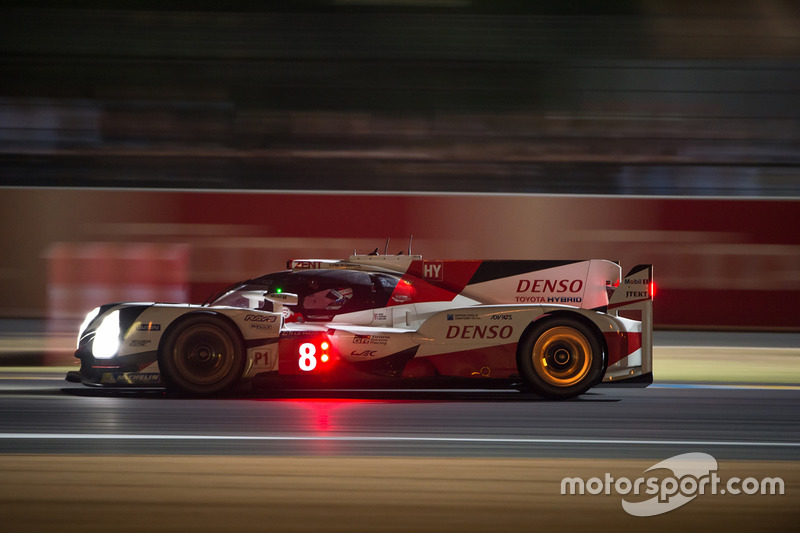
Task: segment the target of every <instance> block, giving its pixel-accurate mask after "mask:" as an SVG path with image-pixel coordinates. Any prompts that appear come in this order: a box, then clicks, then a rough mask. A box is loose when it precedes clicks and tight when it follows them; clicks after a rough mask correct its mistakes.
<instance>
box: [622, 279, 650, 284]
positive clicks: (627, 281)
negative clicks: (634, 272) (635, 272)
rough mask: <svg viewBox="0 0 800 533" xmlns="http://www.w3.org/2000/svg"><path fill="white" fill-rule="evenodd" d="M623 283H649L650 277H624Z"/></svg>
mask: <svg viewBox="0 0 800 533" xmlns="http://www.w3.org/2000/svg"><path fill="white" fill-rule="evenodd" d="M624 283H625V285H650V278H625V281H624Z"/></svg>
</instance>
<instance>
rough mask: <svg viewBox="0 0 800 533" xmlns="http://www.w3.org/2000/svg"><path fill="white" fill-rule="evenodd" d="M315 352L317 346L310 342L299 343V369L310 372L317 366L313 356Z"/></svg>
mask: <svg viewBox="0 0 800 533" xmlns="http://www.w3.org/2000/svg"><path fill="white" fill-rule="evenodd" d="M316 353H317V348H316V347H315V346H314V345H313V344H311V343H310V342H304V343H303V344H301V345H300V370H304V371H305V372H311V371H312V370H314V369H315V368H317V358H316V357H314V355H315V354H316Z"/></svg>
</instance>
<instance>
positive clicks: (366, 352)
mask: <svg viewBox="0 0 800 533" xmlns="http://www.w3.org/2000/svg"><path fill="white" fill-rule="evenodd" d="M377 354H378V351H377V350H364V351H363V352H357V351H355V350H353V351H352V352H350V355H352V356H353V357H375V356H376V355H377Z"/></svg>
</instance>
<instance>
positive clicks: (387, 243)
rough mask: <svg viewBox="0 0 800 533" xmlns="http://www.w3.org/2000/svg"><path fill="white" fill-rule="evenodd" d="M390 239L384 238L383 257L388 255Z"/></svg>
mask: <svg viewBox="0 0 800 533" xmlns="http://www.w3.org/2000/svg"><path fill="white" fill-rule="evenodd" d="M390 240H391V239H390V238H389V237H386V246H384V247H383V255H389V241H390Z"/></svg>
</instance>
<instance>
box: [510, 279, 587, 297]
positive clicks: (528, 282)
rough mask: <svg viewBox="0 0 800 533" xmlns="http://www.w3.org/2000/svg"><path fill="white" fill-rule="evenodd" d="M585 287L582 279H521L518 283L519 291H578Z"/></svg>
mask: <svg viewBox="0 0 800 533" xmlns="http://www.w3.org/2000/svg"><path fill="white" fill-rule="evenodd" d="M582 289H583V280H580V279H573V280H569V279H521V280H519V282H518V283H517V292H538V293H556V294H558V293H564V292H571V293H578V292H581V290H582Z"/></svg>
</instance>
